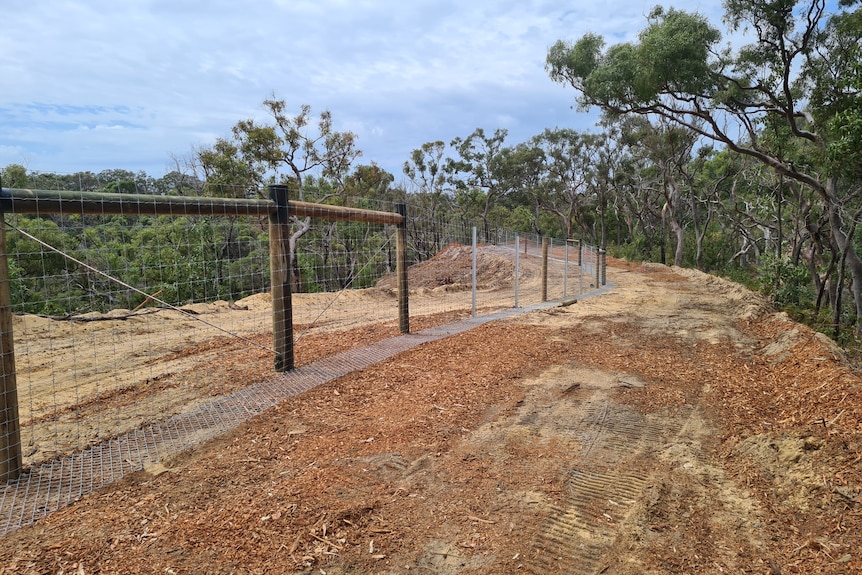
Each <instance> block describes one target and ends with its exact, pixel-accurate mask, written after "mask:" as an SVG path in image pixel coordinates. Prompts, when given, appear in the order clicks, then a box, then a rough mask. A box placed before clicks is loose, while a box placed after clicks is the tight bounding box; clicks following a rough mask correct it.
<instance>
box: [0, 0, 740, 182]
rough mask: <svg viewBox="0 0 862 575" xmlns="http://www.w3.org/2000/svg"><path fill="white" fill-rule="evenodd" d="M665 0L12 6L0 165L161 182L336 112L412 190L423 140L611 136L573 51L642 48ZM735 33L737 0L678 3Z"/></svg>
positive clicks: (91, 1) (3, 52)
mask: <svg viewBox="0 0 862 575" xmlns="http://www.w3.org/2000/svg"><path fill="white" fill-rule="evenodd" d="M657 3H659V0H647V1H642V0H604V1H601V2H587V1H584V0H581V1H568V2H563V1H555V0H497V1H490V0H454V1H450V0H436V1H431V0H353V1H348V0H310V1H309V0H227V1H225V0H205V1H204V0H146V1H145V0H124V1H122V2H120V1H117V0H77V1H74V0H38V1H35V2H34V1H32V0H3V9H2V14H3V17H2V20H3V33H2V34H0V85H2V88H0V168H3V167H5V166H7V165H9V164H21V165H23V166H25V167H26V168H27V169H28V171H30V172H54V173H72V172H78V171H92V172H97V173H98V172H100V171H102V170H106V169H124V170H131V171H134V172H138V171H141V170H143V171H145V172H147V173H148V174H149V175H151V176H153V177H161V176H162V175H164V174H165V173H167V172H169V171H171V170H173V169H175V168H176V163H175V161H176V160H177V159H180V160H182V159H183V158H187V157H189V156H190V155H191V154H192V151H193V150H194V149H195V148H200V147H207V146H211V145H212V144H213V143H214V142H215V140H216V138H219V137H222V138H227V137H229V136H230V130H231V127H232V126H233V125H234V124H236V123H237V122H238V121H240V120H244V119H250V118H253V119H255V120H257V121H261V122H265V121H267V119H268V116H267V114H266V112H265V111H264V109H263V105H262V103H263V101H264V100H266V99H269V98H272V97H273V96H274V97H275V98H277V99H283V100H285V102H286V103H287V107H288V111H290V112H292V113H294V114H295V113H298V112H299V110H300V107H301V106H302V105H304V104H307V105H309V106H311V108H312V113H313V114H315V115H317V114H319V113H320V112H321V111H323V110H329V111H330V112H331V113H332V118H333V123H334V127H335V129H336V130H342V131H344V130H349V131H351V132H353V133H355V134H356V135H357V136H358V139H357V146H358V148H359V149H360V150H362V156H361V157H360V158H359V160H358V163H361V164H370V163H372V162H373V163H376V164H377V165H379V166H381V167H382V168H384V169H386V170H388V171H390V172H391V173H392V174H393V175H394V176H395V177H396V181H397V182H399V181H403V180H404V176H403V173H402V165H403V164H404V161H405V160H407V159H408V158H409V156H410V153H411V151H412V150H413V149H415V148H419V147H420V146H421V145H422V144H423V143H425V142H431V141H435V140H442V141H444V142H446V143H447V144H448V143H449V142H450V141H451V140H452V139H453V138H455V137H462V138H465V137H467V136H469V135H470V133H472V132H473V131H474V130H475V129H476V128H483V129H484V130H485V132H486V133H488V134H490V133H493V132H494V130H496V129H498V128H502V129H506V130H507V131H508V138H507V140H506V143H507V145H514V144H517V143H520V142H524V141H527V140H528V139H529V138H531V137H532V136H534V135H536V134H539V133H541V132H542V131H543V130H544V129H545V128H556V127H560V128H562V127H567V128H575V129H578V130H581V131H591V130H593V131H594V130H595V128H594V124H595V122H596V120H597V118H598V116H597V114H596V113H592V114H590V113H584V112H578V111H577V110H576V107H575V96H576V94H575V92H574V90H573V89H572V88H571V87H566V86H562V85H560V84H556V83H554V82H552V81H551V80H550V78H549V77H548V75H547V72H546V71H545V69H544V64H545V57H546V55H547V51H548V49H549V48H550V46H551V45H552V44H553V43H554V42H556V41H557V40H577V39H578V38H580V37H581V36H583V35H584V34H586V33H588V32H592V33H597V34H600V35H602V36H604V37H605V39H606V40H607V42H608V43H609V44H613V43H617V42H622V41H628V40H635V39H636V37H637V34H638V32H639V31H640V30H642V29H643V28H644V26H645V25H646V15H647V14H648V13H649V11H650V9H651V8H652V7H653V6H654V5H655V4H657ZM663 5H664V6H665V7H668V6H675V7H676V8H680V9H685V10H688V11H692V12H698V13H700V14H702V15H704V16H706V17H707V18H708V19H709V20H710V21H711V22H712V23H713V25H715V26H717V27H720V26H721V16H722V14H723V10H722V8H721V0H696V1H677V2H665V3H663Z"/></svg>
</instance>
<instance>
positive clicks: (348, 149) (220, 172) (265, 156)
mask: <svg viewBox="0 0 862 575" xmlns="http://www.w3.org/2000/svg"><path fill="white" fill-rule="evenodd" d="M263 107H264V110H265V111H266V112H267V114H268V116H269V121H267V122H263V123H261V122H258V121H256V120H254V119H247V120H241V121H239V122H237V123H236V124H235V125H234V127H233V129H232V138H231V139H230V140H226V139H219V140H217V141H216V144H215V146H214V147H213V148H210V149H205V150H201V152H200V153H199V157H200V160H201V163H202V164H204V165H207V164H208V165H212V166H213V170H212V171H211V172H210V173H207V174H206V175H207V181H208V182H209V181H210V179H211V178H212V179H214V181H215V182H216V183H218V184H223V183H228V184H230V185H231V186H242V187H240V188H236V187H234V188H233V189H242V190H244V193H245V194H249V193H251V192H252V190H254V191H259V190H260V187H261V186H262V185H263V184H264V183H275V184H284V185H287V186H288V188H289V190H290V195H291V196H292V197H293V199H296V200H299V201H304V199H305V186H304V178H305V177H306V176H308V175H314V176H316V177H320V178H324V179H326V180H329V181H331V182H334V183H335V186H334V189H335V190H339V189H341V188H342V187H343V180H344V178H345V177H346V176H347V174H348V173H349V170H350V167H351V165H352V164H353V162H354V160H356V159H357V158H358V157H359V156H360V155H361V152H360V151H359V149H357V147H356V135H355V134H353V133H352V132H349V131H346V132H340V131H337V130H335V128H334V126H333V121H332V114H331V113H330V112H329V111H328V110H324V111H323V112H321V113H320V115H319V116H318V117H317V118H316V119H315V118H314V117H313V116H312V113H311V106H308V105H303V106H301V107H300V109H299V113H297V114H295V115H294V114H291V113H290V112H288V109H287V104H286V103H285V101H284V100H278V99H274V98H273V99H269V100H264V102H263ZM223 179H226V182H223ZM333 193H337V192H333ZM326 199H327V196H324V197H320V198H316V200H317V201H321V202H322V201H325V200H326ZM291 226H292V231H291V236H290V239H289V251H290V257H291V261H292V262H293V272H294V273H293V281H294V287H295V288H296V287H298V286H299V285H300V280H301V278H300V275H301V274H300V266H299V262H298V259H297V257H296V256H297V242H298V241H299V240H300V238H302V236H304V235H305V234H306V233H308V232H309V230H310V229H311V218H309V217H304V218H299V217H296V216H291Z"/></svg>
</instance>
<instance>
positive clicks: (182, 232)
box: [0, 188, 599, 530]
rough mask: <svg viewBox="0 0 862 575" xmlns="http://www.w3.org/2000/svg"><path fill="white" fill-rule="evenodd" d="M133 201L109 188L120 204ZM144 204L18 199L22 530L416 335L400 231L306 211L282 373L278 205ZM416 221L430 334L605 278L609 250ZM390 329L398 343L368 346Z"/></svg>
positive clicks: (15, 324) (10, 230)
mask: <svg viewBox="0 0 862 575" xmlns="http://www.w3.org/2000/svg"><path fill="white" fill-rule="evenodd" d="M120 191H123V190H120ZM138 191H139V190H138ZM208 191H209V193H211V194H213V195H214V196H216V197H232V198H233V197H238V196H241V195H242V194H244V193H246V191H244V190H233V189H227V188H225V189H210V190H208ZM6 192H7V190H5V189H4V190H3V194H4V197H5V195H6ZM130 192H133V191H130ZM148 193H152V191H150V192H148ZM174 193H175V191H174ZM115 196H116V194H114V195H112V196H111V197H110V198H109V197H108V196H107V194H106V195H105V197H106V200H105V201H106V203H105V205H106V206H107V205H108V204H109V203H110V202H114V201H117V200H116V197H115ZM132 196H134V197H139V196H138V195H134V194H133V193H132V194H130V195H129V196H128V197H132ZM152 197H153V201H155V200H156V199H157V196H156V195H153V196H152ZM189 201H190V202H193V201H194V199H193V198H190V199H189ZM331 201H332V202H333V203H334V204H337V205H341V206H348V204H349V206H348V207H352V208H358V209H362V210H374V211H378V212H385V213H392V212H394V211H395V206H394V204H390V203H383V202H371V201H367V200H364V199H361V198H359V199H354V200H352V201H351V202H347V201H342V200H341V199H339V198H335V199H334V200H331ZM141 202H142V203H141V204H140V205H141V206H142V207H141V210H140V212H139V213H135V212H134V211H133V210H130V209H127V208H124V209H123V210H120V211H121V212H122V213H116V210H114V208H111V209H108V208H106V209H105V211H104V213H93V210H92V206H90V207H89V208H88V209H87V210H85V209H83V208H82V209H80V210H78V211H76V210H75V209H71V208H70V205H69V204H68V203H64V204H62V209H57V208H56V206H53V207H51V208H50V209H46V210H44V211H39V210H35V211H34V210H29V211H26V212H25V211H21V212H18V211H16V210H15V209H14V208H15V205H16V204H15V203H14V202H13V203H11V204H9V205H11V208H10V207H9V205H7V204H4V211H5V213H4V214H3V218H4V222H3V223H4V230H5V240H6V242H5V243H6V248H5V254H0V257H5V260H6V263H7V265H8V282H7V283H8V286H9V289H10V292H11V308H12V311H13V312H14V315H13V316H12V321H11V323H12V325H11V328H10V330H9V331H11V333H12V335H13V339H14V359H15V363H14V376H15V380H16V385H17V393H16V396H15V399H16V400H17V403H18V406H17V409H18V428H19V430H20V455H21V458H22V463H23V466H22V471H23V475H22V479H21V480H20V482H18V483H14V482H13V483H11V484H10V485H9V486H7V489H6V491H5V492H4V495H3V499H2V501H0V509H2V513H3V514H7V513H8V514H10V515H9V517H10V519H9V520H8V521H9V523H8V525H7V530H8V529H9V528H10V527H9V525H13V524H14V525H18V524H21V521H24V519H21V518H25V517H27V514H28V513H30V514H31V515H32V517H33V518H38V517H37V516H39V513H41V511H38V510H37V511H27V510H26V509H25V507H26V506H27V505H30V503H32V498H29V499H27V498H26V497H25V499H26V500H27V501H28V502H30V503H27V504H26V505H25V504H23V503H22V502H21V501H23V500H22V499H21V497H24V495H22V494H25V493H27V492H28V490H31V489H33V490H35V491H34V493H38V494H39V496H38V497H40V498H44V499H39V501H41V503H38V504H37V507H39V509H42V510H43V511H45V510H47V511H50V510H51V509H54V508H56V507H57V506H59V505H62V504H64V502H68V501H71V500H74V498H75V497H78V496H80V494H81V493H83V492H86V491H88V490H91V489H94V488H97V487H99V486H100V485H103V484H105V483H106V482H110V481H113V480H115V479H118V478H120V477H122V475H123V474H125V473H128V472H129V471H133V470H135V469H140V468H141V467H142V466H145V465H147V464H148V463H151V462H154V461H158V460H160V459H161V458H163V457H164V456H165V454H166V453H169V452H175V451H176V450H178V449H185V448H187V447H189V446H191V445H193V444H195V443H197V442H199V441H202V440H204V439H207V438H209V437H212V436H213V435H215V434H218V433H222V432H223V431H225V430H226V429H230V428H232V427H234V426H235V425H237V424H238V422H240V421H243V420H244V418H247V417H251V416H252V415H254V414H256V413H259V412H260V411H261V410H262V409H265V408H266V407H268V406H269V405H272V403H274V402H276V401H279V400H280V399H281V398H284V397H289V396H290V395H291V394H294V393H298V392H300V391H302V390H303V389H306V388H307V384H305V383H303V384H297V383H296V382H297V381H301V378H302V377H308V376H309V374H313V377H312V380H313V381H314V382H318V383H319V382H320V381H324V380H326V379H327V378H328V377H334V376H336V375H333V374H339V373H342V372H345V371H344V370H351V369H357V368H360V367H362V366H364V365H367V364H368V362H369V361H371V359H369V357H370V356H367V355H366V356H362V355H361V354H360V356H359V357H360V359H359V360H357V359H356V357H357V356H356V355H355V354H354V355H351V353H353V352H352V350H359V349H367V350H368V351H367V352H366V353H374V352H372V350H373V349H384V351H383V352H381V353H382V354H383V355H382V356H381V358H382V357H385V356H387V354H388V353H390V351H391V349H396V350H397V349H398V345H401V344H396V343H395V341H400V340H393V339H392V338H396V337H397V336H398V335H399V309H398V294H397V289H398V282H397V277H396V273H395V271H396V267H397V261H396V260H397V257H398V256H397V254H396V239H395V238H396V226H395V225H390V224H381V223H368V222H362V221H332V220H329V219H323V218H312V217H307V216H306V217H296V218H295V219H294V220H293V223H292V228H291V230H292V233H293V236H292V243H291V251H292V253H291V259H290V261H291V262H292V270H291V272H292V273H291V279H292V281H291V284H292V285H291V289H292V292H293V295H292V324H293V326H294V330H293V332H292V333H293V334H294V336H295V341H294V343H295V351H296V366H297V368H298V369H297V371H296V372H294V373H292V374H291V375H290V377H291V378H293V379H290V378H287V379H286V378H285V377H286V376H285V377H281V376H276V375H275V374H274V370H273V357H274V355H275V351H274V349H273V347H274V344H273V324H274V320H273V302H272V298H271V295H270V294H271V278H272V275H271V270H270V264H271V241H270V240H271V238H270V230H271V228H270V216H268V215H267V213H266V210H264V209H263V208H260V209H258V208H257V207H255V208H254V209H251V208H248V207H247V206H246V207H238V208H237V209H236V211H235V212H233V213H225V210H224V209H221V210H220V211H218V213H216V212H217V211H216V210H215V209H213V208H211V206H210V204H207V203H202V204H201V205H200V206H199V208H198V209H197V210H196V211H195V210H194V209H191V210H190V209H188V207H184V208H183V211H182V212H181V213H176V214H155V213H149V212H148V209H144V206H146V205H148V204H147V202H148V200H147V199H146V198H145V199H143V200H141ZM127 203H128V202H127ZM258 207H259V206H258ZM409 209H410V208H409V207H408V210H409ZM405 227H406V246H405V247H406V261H407V264H408V266H409V273H408V284H409V287H410V292H409V310H410V327H411V332H413V333H417V332H422V333H428V332H427V331H426V330H428V329H430V328H437V329H438V330H443V331H441V332H439V333H443V334H445V333H446V332H445V330H446V329H447V328H445V327H442V326H448V325H452V324H453V322H455V321H456V320H460V319H463V318H466V317H468V316H469V315H470V314H471V304H472V303H473V298H474V297H476V302H477V304H478V315H479V316H485V317H498V316H499V314H500V313H501V312H502V311H503V310H511V309H512V308H513V307H515V305H516V302H518V303H517V305H518V307H521V308H529V307H530V306H535V305H541V304H542V302H543V301H546V300H547V301H554V300H559V299H562V298H566V297H573V296H578V295H580V294H583V293H586V292H589V291H591V290H592V289H594V288H595V287H596V286H598V285H599V284H598V282H599V276H598V275H597V274H596V270H597V269H598V265H599V260H598V251H597V250H596V249H595V248H594V247H591V246H587V245H580V244H572V243H569V244H567V243H566V242H565V241H562V240H555V239H546V240H544V245H543V238H541V237H537V236H527V235H517V234H514V233H511V232H505V231H500V230H491V229H488V228H487V226H483V225H482V224H481V223H479V222H472V221H466V220H465V221H456V222H452V221H441V220H439V219H435V218H428V217H425V214H423V213H413V214H409V216H408V218H407V220H406V222H405ZM474 227H476V228H477V229H478V230H479V233H478V245H477V248H476V253H475V254H474V253H473V246H472V245H471V243H472V237H471V236H472V231H473V228H474ZM545 256H547V257H545ZM474 260H475V262H476V267H477V270H476V271H475V272H474V270H473V269H472V262H473V261H474ZM516 273H517V278H516ZM473 277H476V278H478V280H477V283H476V285H475V286H474V285H473ZM474 289H475V292H474V291H473V290H474ZM516 289H517V290H518V291H517V293H516V291H515V290H516ZM489 314H497V315H494V316H491V315H489ZM456 325H457V324H456ZM387 340H389V341H391V342H392V343H391V344H389V345H390V347H388V348H387V347H384V348H379V347H378V348H371V347H368V346H371V345H373V344H375V343H377V342H381V341H387ZM410 341H411V345H413V344H415V342H416V340H415V339H413V340H410ZM392 346H395V347H394V348H392ZM326 362H328V363H326ZM345 373H346V372H345ZM297 378H300V379H297ZM288 381H292V382H293V383H288ZM314 384H315V385H316V384H317V383H314ZM297 385H298V387H297ZM6 403H7V404H8V403H9V401H7V402H6ZM73 476H74V478H77V479H74V478H73ZM70 481H72V482H73V483H74V484H73V485H70V483H69V482H70ZM34 482H35V483H34ZM22 489H23V491H22ZM45 490H47V493H44V492H45ZM27 497H30V496H27ZM22 505H23V506H24V507H22ZM47 511H45V512H47ZM16 514H17V515H16ZM16 516H20V517H19V519H14V517H16ZM0 527H2V526H0ZM11 528H14V527H11Z"/></svg>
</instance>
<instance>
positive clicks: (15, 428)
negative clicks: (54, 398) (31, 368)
mask: <svg viewBox="0 0 862 575" xmlns="http://www.w3.org/2000/svg"><path fill="white" fill-rule="evenodd" d="M12 336H13V334H12V290H11V287H10V285H9V260H8V257H7V254H6V222H5V214H4V213H3V212H0V481H12V480H15V479H18V476H19V475H20V474H21V465H22V462H21V430H20V428H19V423H18V385H17V382H16V377H15V348H14V344H13V337H12Z"/></svg>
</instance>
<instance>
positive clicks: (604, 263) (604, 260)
mask: <svg viewBox="0 0 862 575" xmlns="http://www.w3.org/2000/svg"><path fill="white" fill-rule="evenodd" d="M599 258H600V259H601V264H600V265H599V267H600V268H601V270H602V284H601V285H605V283H607V269H608V252H607V250H606V249H604V248H602V249H600V250H599ZM596 287H598V286H596Z"/></svg>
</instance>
